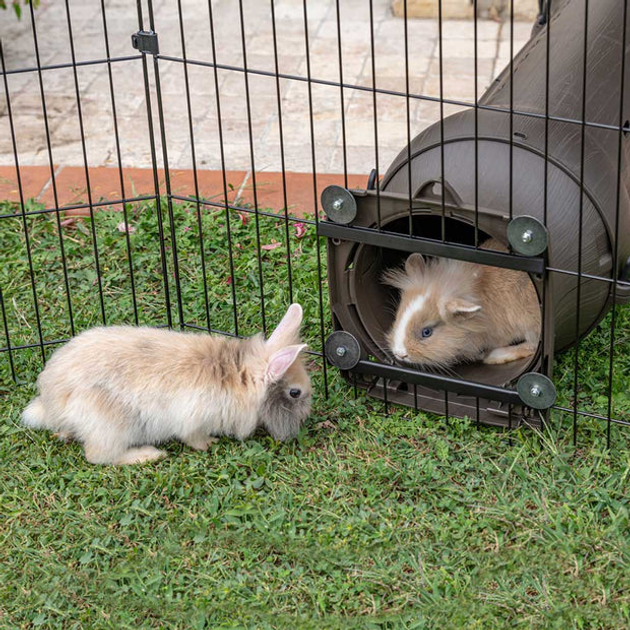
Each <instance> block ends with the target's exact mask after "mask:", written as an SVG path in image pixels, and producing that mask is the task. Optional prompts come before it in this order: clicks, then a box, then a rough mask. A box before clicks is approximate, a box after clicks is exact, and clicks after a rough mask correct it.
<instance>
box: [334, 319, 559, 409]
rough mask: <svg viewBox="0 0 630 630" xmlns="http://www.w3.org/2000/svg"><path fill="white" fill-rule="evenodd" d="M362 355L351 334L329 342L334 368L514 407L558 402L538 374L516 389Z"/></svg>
mask: <svg viewBox="0 0 630 630" xmlns="http://www.w3.org/2000/svg"><path fill="white" fill-rule="evenodd" d="M362 354H363V353H362V352H361V347H360V345H359V342H358V341H357V340H356V339H355V338H354V337H353V336H352V335H351V334H350V333H347V332H344V331H337V332H334V333H332V334H331V335H330V336H329V337H328V340H327V341H326V358H327V359H328V362H329V363H330V364H331V365H333V366H334V367H337V368H339V369H340V370H348V371H350V372H356V373H357V374H369V375H370V376H376V377H380V378H384V379H387V380H390V381H395V380H399V381H404V382H405V383H411V384H415V385H423V386H425V387H430V388H433V389H441V390H445V391H449V392H453V393H456V394H460V395H464V396H474V397H478V398H486V399H488V400H495V401H498V402H503V403H507V404H510V405H525V406H527V407H530V408H533V409H540V410H545V409H549V407H551V406H552V405H553V404H554V402H555V400H556V390H555V387H554V385H553V383H552V382H551V380H550V379H548V378H547V377H546V376H544V375H543V374H538V373H536V372H529V373H527V374H524V375H523V376H521V377H520V379H519V381H518V384H517V389H515V390H514V389H508V388H506V387H496V386H494V385H486V384H484V383H477V382H475V381H468V380H464V379H460V378H453V377H450V376H445V375H441V374H429V373H428V372H423V371H421V370H418V369H413V368H406V367H402V366H399V365H387V364H385V363H379V362H376V361H368V360H365V359H362V358H361V355H362Z"/></svg>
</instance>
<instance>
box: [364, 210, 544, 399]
mask: <svg viewBox="0 0 630 630" xmlns="http://www.w3.org/2000/svg"><path fill="white" fill-rule="evenodd" d="M410 223H411V225H410ZM442 225H444V240H445V241H446V242H448V243H455V244H461V245H469V246H474V245H475V226H474V225H473V224H471V223H468V222H466V221H462V220H459V219H454V218H451V217H442V215H441V214H435V213H428V212H427V213H416V214H414V215H413V217H412V219H411V221H410V217H409V214H405V215H403V216H397V217H392V218H390V219H389V220H388V221H383V222H382V224H381V227H382V229H383V230H384V231H387V232H393V233H398V234H404V235H409V234H412V235H413V236H416V237H423V238H429V239H433V240H436V241H441V240H442ZM477 234H478V237H477V238H478V243H479V245H481V244H483V243H484V242H485V241H487V240H488V239H489V238H492V237H494V238H496V239H497V240H499V241H500V242H505V237H504V236H502V235H500V234H489V233H487V232H484V231H481V230H478V231H477ZM408 255H409V254H408V253H407V252H403V251H399V250H394V249H388V248H381V247H376V246H372V245H363V244H362V245H359V246H358V247H357V248H356V250H355V253H354V256H353V279H354V280H353V281H354V291H353V293H354V296H355V300H354V301H355V308H356V311H355V312H356V314H357V316H358V318H359V319H360V322H361V325H362V328H363V329H364V331H365V333H366V334H367V335H368V336H369V338H370V339H369V341H370V342H371V343H368V344H366V346H367V347H368V348H370V352H371V354H373V356H374V358H376V359H377V360H379V361H381V362H385V363H392V362H393V355H392V354H391V352H390V351H389V348H388V345H387V342H386V333H387V331H388V330H389V329H390V328H391V326H392V324H393V322H394V318H395V313H396V308H397V305H398V301H399V290H398V289H396V288H394V287H391V286H389V285H387V284H385V282H384V281H383V273H384V272H385V271H386V270H388V269H393V268H400V267H402V266H403V265H404V262H405V260H406V258H407V256H408ZM534 286H535V283H534ZM539 353H540V348H539V350H538V352H537V353H536V354H535V355H533V356H531V357H527V358H525V359H520V360H518V361H512V362H510V363H505V364H502V365H487V364H484V363H481V362H477V363H457V364H454V365H452V366H450V367H449V368H448V369H446V370H440V369H437V368H433V367H432V368H431V371H432V372H434V373H437V374H444V375H445V376H451V377H452V376H455V377H457V378H461V379H465V380H469V381H475V382H478V383H483V384H487V385H495V386H499V387H502V386H505V385H508V384H509V383H512V382H513V381H515V380H516V379H517V378H518V377H519V376H520V375H521V374H523V373H525V372H527V371H529V370H531V369H532V366H534V364H535V363H536V362H537V360H538V356H539ZM400 365H401V366H404V367H415V368H417V369H420V370H423V369H424V368H423V367H422V366H414V365H410V364H403V363H401V364H400ZM400 387H401V388H402V389H404V388H405V384H404V383H401V384H400Z"/></svg>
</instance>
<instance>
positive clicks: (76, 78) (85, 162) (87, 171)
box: [31, 0, 107, 324]
mask: <svg viewBox="0 0 630 630" xmlns="http://www.w3.org/2000/svg"><path fill="white" fill-rule="evenodd" d="M31 6H32V5H31ZM66 18H67V21H68V39H69V40H70V56H71V58H72V74H73V76H74V90H75V94H76V98H77V115H78V117H79V131H80V132H81V152H82V153H83V165H84V170H85V185H86V186H87V196H88V205H89V209H90V224H91V231H92V243H93V249H94V267H95V271H96V280H97V284H98V298H99V303H100V306H101V319H102V320H103V324H106V323H107V318H106V316H105V300H104V299H103V279H102V278H101V265H100V263H99V255H98V240H97V237H96V221H95V220H94V206H93V205H92V186H91V185H90V168H89V165H88V158H87V150H86V147H85V128H84V126H83V111H82V108H81V92H80V90H79V75H78V73H77V59H76V55H75V53H74V38H73V36H72V20H71V18H70V3H69V0H66Z"/></svg>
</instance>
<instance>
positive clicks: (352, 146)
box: [0, 0, 531, 173]
mask: <svg viewBox="0 0 630 630" xmlns="http://www.w3.org/2000/svg"><path fill="white" fill-rule="evenodd" d="M69 4H70V15H71V26H72V32H73V42H74V54H75V56H76V59H77V60H78V61H88V60H94V59H104V58H105V57H106V48H105V38H104V30H103V15H102V12H101V3H100V0H71V1H70V3H69ZM181 4H182V16H183V28H184V31H185V46H186V55H187V58H188V59H190V60H194V61H196V62H200V63H201V64H203V63H210V62H212V59H213V56H212V47H211V38H210V20H209V12H208V3H207V2H205V1H204V0H182V2H181ZM389 4H390V3H389V1H388V0H373V2H372V6H373V14H372V23H371V22H370V11H369V6H370V4H369V3H368V2H367V0H342V1H341V2H339V3H338V5H337V3H336V2H335V1H334V0H310V2H308V3H307V8H308V20H307V23H308V36H309V49H308V50H309V56H308V58H307V55H306V46H305V28H304V22H305V21H304V15H303V3H302V0H276V1H275V2H274V5H273V6H274V12H275V20H276V44H277V49H278V68H279V71H280V72H281V73H285V74H290V75H293V76H296V77H298V79H302V80H296V79H281V80H280V81H278V82H277V81H276V79H275V78H274V77H270V76H265V75H264V74H263V75H261V74H255V73H254V74H251V73H250V74H249V75H248V79H249V81H248V85H247V88H248V90H249V105H250V107H249V115H250V116H251V123H250V122H249V120H248V107H247V99H246V85H245V75H244V73H243V72H240V71H238V70H234V69H232V68H233V67H241V68H242V67H243V63H244V55H243V49H242V36H241V19H240V17H241V16H240V14H239V8H238V7H239V3H238V2H235V1H233V0H217V1H214V2H212V10H213V16H212V17H213V23H214V35H215V44H216V51H217V62H218V63H219V64H221V65H223V66H225V68H223V69H220V70H218V71H217V73H216V83H215V72H214V70H213V68H211V67H208V66H204V65H193V64H188V66H187V68H188V75H189V76H188V79H189V91H190V112H191V114H190V118H189V114H188V107H187V99H186V84H185V74H184V70H185V67H184V64H182V63H180V62H176V61H169V60H167V59H161V60H160V61H159V63H158V66H159V80H160V86H161V91H162V106H163V113H164V126H165V137H166V147H167V155H168V162H169V166H170V167H171V168H173V169H179V170H189V169H192V168H193V166H197V167H198V168H200V169H211V170H218V169H222V168H225V169H227V170H229V171H245V172H248V171H250V170H251V169H252V163H253V165H254V167H255V168H256V170H257V171H258V170H261V171H265V172H277V171H280V170H282V165H283V158H284V166H285V168H286V170H288V171H291V172H304V173H308V172H311V171H312V170H313V151H312V146H311V134H310V126H309V92H308V85H309V84H308V83H307V81H306V77H307V74H308V73H307V62H308V63H310V72H311V76H312V78H313V79H314V82H312V83H311V84H310V85H311V88H312V90H311V100H312V110H313V118H314V144H315V146H314V149H315V151H314V153H315V169H316V170H317V172H320V173H340V172H343V170H344V168H345V169H346V170H347V172H350V173H368V172H369V171H370V169H371V168H373V167H374V166H375V160H376V157H375V154H376V151H375V144H376V141H378V154H379V168H380V170H381V171H382V172H384V170H385V169H386V168H387V166H388V164H389V163H390V162H391V161H392V159H393V158H394V157H395V156H396V155H397V154H398V153H399V151H400V150H401V149H402V148H403V147H404V144H405V143H406V139H407V131H406V129H407V107H406V99H405V98H404V96H387V95H383V94H379V95H378V97H377V99H376V117H377V122H378V136H377V138H375V134H374V117H375V110H374V99H373V97H372V94H370V93H369V92H366V91H363V90H360V89H355V88H352V87H347V88H345V89H343V91H342V90H341V89H340V88H339V87H336V86H331V85H327V84H326V83H325V82H339V80H340V56H339V49H341V73H342V75H343V82H344V83H345V84H346V85H349V86H358V87H372V86H373V85H374V84H375V85H376V87H377V88H380V89H386V90H394V91H397V92H403V93H404V92H405V90H406V81H405V39H404V22H403V21H402V20H400V19H399V18H396V17H394V16H393V15H392V13H391V8H390V6H389ZM337 6H338V7H339V18H340V30H341V38H342V39H341V46H340V45H339V41H338V39H337V31H338V22H337ZM105 7H106V11H105V17H106V21H107V29H108V36H109V41H108V43H109V49H110V55H111V57H121V56H134V55H135V51H134V50H133V49H132V48H131V45H130V35H131V34H132V33H133V32H134V31H136V30H137V29H138V16H137V11H136V3H135V2H130V1H127V0H105ZM243 7H244V16H243V25H244V31H245V43H246V51H245V52H246V55H247V66H248V68H250V69H253V70H255V71H259V72H261V73H273V72H275V57H274V37H273V35H274V33H273V28H272V20H271V9H270V7H271V5H270V3H269V2H264V1H262V0H243ZM153 8H154V15H155V25H156V31H157V32H158V34H159V40H160V50H161V54H162V55H164V56H172V57H177V58H181V57H182V55H183V48H182V41H181V34H180V24H179V14H178V9H177V0H154V2H153ZM35 18H36V19H35V27H36V33H37V42H38V47H39V59H40V63H41V64H42V65H43V66H51V65H54V64H64V63H70V62H71V60H72V49H71V47H70V40H69V35H68V20H67V16H66V11H65V6H64V3H60V2H55V1H54V0H42V3H41V6H40V8H39V9H37V10H36V11H35ZM145 20H146V16H145ZM442 30H443V41H442V67H443V71H444V80H443V89H444V97H445V98H447V99H448V98H450V99H456V100H458V101H464V102H469V103H473V102H474V93H475V75H474V64H473V57H472V55H473V23H472V22H470V21H445V22H444V23H443V28H442ZM530 30H531V25H530V24H526V23H515V24H514V44H513V51H514V53H516V52H517V51H518V50H519V49H520V47H521V46H522V45H523V44H524V43H525V42H526V41H527V38H528V36H529V32H530ZM407 31H408V59H409V61H408V65H409V77H410V79H409V90H410V91H411V92H412V93H415V94H421V95H426V96H431V97H437V96H439V89H440V86H439V59H440V51H439V44H438V24H437V22H436V21H435V20H409V21H408V25H407ZM509 31H510V28H509V25H506V24H500V23H498V22H493V21H489V20H480V21H478V46H477V48H478V76H477V89H478V92H479V94H481V92H482V91H483V90H484V89H485V88H486V87H487V86H488V85H489V84H490V82H491V80H492V78H493V77H494V76H496V74H498V72H499V71H500V70H501V69H502V68H503V66H504V65H505V64H506V63H509V58H510V32H509ZM372 33H373V38H372V37H371V35H372ZM0 38H1V40H2V47H3V51H4V62H5V66H6V68H7V70H9V71H12V70H17V69H21V68H29V67H31V68H32V67H36V66H37V57H36V53H35V47H34V41H33V34H32V25H31V21H30V18H29V16H28V13H27V14H26V15H25V17H24V18H23V19H22V21H20V22H18V21H17V20H15V19H14V18H12V17H9V16H5V15H3V16H2V20H1V21H0ZM372 40H373V45H374V64H372ZM147 61H148V63H147V67H148V82H149V83H148V85H149V92H150V95H151V107H152V116H153V118H152V122H153V124H154V129H155V142H156V159H157V161H158V166H160V167H161V166H163V156H162V150H161V134H160V125H159V119H158V116H157V99H156V90H155V83H156V77H155V74H154V64H153V60H152V59H148V60H147ZM373 65H374V71H375V72H373ZM111 72H112V82H113V87H114V96H115V106H116V118H117V127H118V136H119V141H120V152H121V159H122V166H123V167H124V168H125V169H130V168H148V167H151V166H152V151H151V143H150V140H149V116H148V113H147V103H146V99H145V84H144V74H143V64H142V61H141V60H140V59H137V58H134V59H132V60H127V61H116V62H114V63H112V64H111ZM7 80H8V86H9V93H8V96H9V99H10V104H11V109H12V114H13V121H14V126H15V129H16V138H17V146H18V161H19V164H20V166H48V165H49V164H50V155H49V147H48V143H47V138H46V129H45V125H44V117H43V113H42V94H41V90H40V84H39V78H38V73H37V72H27V73H12V74H9V75H8V79H7ZM42 84H43V92H44V96H45V105H46V112H47V123H48V133H49V137H50V151H51V153H52V160H53V162H54V163H55V164H59V165H61V166H63V167H80V166H84V155H83V153H84V150H85V153H86V155H87V161H88V165H89V166H90V167H101V166H118V158H117V148H116V136H115V133H114V131H115V130H114V123H113V113H114V110H113V108H112V94H111V91H110V81H109V74H108V66H107V65H106V64H98V65H87V66H83V67H79V68H78V69H77V72H76V78H75V73H74V72H73V70H72V68H62V69H48V70H44V71H43V72H42ZM77 84H78V91H79V95H80V98H79V105H80V109H79V106H78V104H77V94H76V92H77ZM216 84H218V86H219V101H218V104H217V93H216ZM278 92H279V95H278ZM278 96H279V97H280V109H279V106H278V101H279V99H278ZM342 98H343V107H342ZM218 106H219V107H220V108H221V117H220V120H221V127H222V129H221V132H222V134H223V156H222V155H221V151H220V142H219V112H218ZM454 109H455V107H453V106H447V107H446V108H445V111H447V112H448V113H450V112H452V111H454ZM79 112H80V113H81V116H82V122H83V128H84V137H85V142H82V141H81V133H80V124H79ZM342 113H343V116H344V118H345V130H346V133H345V152H344V148H343V147H344V134H343V129H342V120H341V119H342ZM280 117H282V131H283V137H282V141H283V144H282V145H281V143H280V124H279V121H280ZM438 117H439V107H437V106H436V105H435V104H434V103H430V102H427V101H423V100H420V99H412V100H411V110H410V126H411V131H412V135H415V134H417V133H418V132H420V131H421V130H422V129H423V128H425V127H426V126H427V125H429V124H431V123H432V122H434V121H435V120H437V119H438ZM191 127H192V131H193V134H192V137H191V131H190V129H191ZM250 130H251V138H252V143H251V145H250ZM193 146H194V157H195V164H193ZM252 146H253V149H254V154H253V158H252ZM344 153H345V160H344ZM0 165H5V166H14V165H15V158H14V155H13V148H12V143H11V134H10V130H9V120H8V115H7V94H6V92H5V90H4V86H3V87H2V88H0ZM114 170H115V169H114Z"/></svg>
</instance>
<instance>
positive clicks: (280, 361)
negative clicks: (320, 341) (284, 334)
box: [266, 343, 306, 382]
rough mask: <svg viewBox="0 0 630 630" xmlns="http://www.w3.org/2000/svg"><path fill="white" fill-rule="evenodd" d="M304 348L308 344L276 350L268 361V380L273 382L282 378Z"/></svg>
mask: <svg viewBox="0 0 630 630" xmlns="http://www.w3.org/2000/svg"><path fill="white" fill-rule="evenodd" d="M304 348H306V344H305V343H300V344H297V345H294V346H287V347H286V348H282V350H278V351H277V352H274V353H273V354H272V355H271V357H269V361H268V363H267V373H266V377H267V380H269V381H272V382H273V381H277V380H279V379H281V378H282V377H283V376H284V374H285V372H286V371H287V370H288V369H289V368H290V367H291V365H293V363H294V362H295V360H296V359H297V358H298V355H299V354H300V352H302V350H304Z"/></svg>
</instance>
